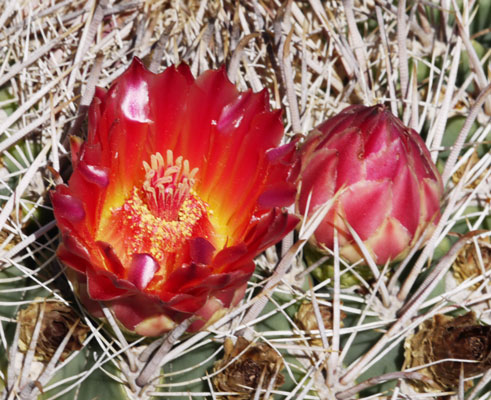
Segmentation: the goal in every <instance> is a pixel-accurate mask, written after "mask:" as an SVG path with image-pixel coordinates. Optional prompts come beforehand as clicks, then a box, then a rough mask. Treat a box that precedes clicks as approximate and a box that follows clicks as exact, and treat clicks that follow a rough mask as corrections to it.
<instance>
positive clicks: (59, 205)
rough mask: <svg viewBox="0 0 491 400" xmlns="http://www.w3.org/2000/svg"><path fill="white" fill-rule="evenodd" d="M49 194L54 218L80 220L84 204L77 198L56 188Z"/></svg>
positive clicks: (83, 214) (83, 215) (83, 213)
mask: <svg viewBox="0 0 491 400" xmlns="http://www.w3.org/2000/svg"><path fill="white" fill-rule="evenodd" d="M60 186H61V185H60ZM50 195H51V202H52V203H53V211H54V212H55V216H56V218H64V219H66V220H68V221H72V222H80V221H82V220H83V219H84V217H85V211H84V206H83V204H82V202H81V201H80V200H79V199H77V198H76V197H73V196H71V195H69V194H62V193H60V191H59V190H58V188H57V190H56V191H51V192H50Z"/></svg>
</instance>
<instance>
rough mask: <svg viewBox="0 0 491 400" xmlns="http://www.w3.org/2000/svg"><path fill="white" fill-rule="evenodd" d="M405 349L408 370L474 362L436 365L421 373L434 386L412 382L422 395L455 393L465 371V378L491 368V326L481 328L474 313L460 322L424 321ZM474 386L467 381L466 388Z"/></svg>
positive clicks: (447, 319)
mask: <svg viewBox="0 0 491 400" xmlns="http://www.w3.org/2000/svg"><path fill="white" fill-rule="evenodd" d="M404 348H405V353H404V354H405V361H404V366H403V368H404V369H409V368H414V367H417V366H420V365H424V364H428V363H433V362H435V361H440V360H445V359H450V358H451V359H459V360H469V361H471V362H458V361H444V362H440V363H436V364H434V365H431V366H429V367H425V368H423V369H420V370H418V372H420V373H421V374H423V375H425V376H427V377H428V378H430V379H431V380H432V381H433V383H430V382H427V381H425V382H423V381H414V382H412V386H413V387H414V389H416V390H417V391H419V392H432V391H441V392H444V391H448V390H455V389H457V387H458V385H459V379H460V371H461V368H463V369H464V377H465V378H469V377H472V376H474V375H478V374H480V373H483V372H485V371H487V370H489V369H490V368H491V326H484V325H479V324H478V322H477V320H476V315H475V314H474V312H469V313H467V314H465V315H462V316H460V317H456V318H454V317H450V316H446V315H442V314H437V315H435V316H434V317H433V318H432V319H430V320H427V321H424V322H423V323H422V324H421V325H420V326H419V328H418V332H417V333H416V334H414V335H411V336H410V337H408V338H407V339H406V341H405V343H404ZM471 386H472V381H466V383H465V388H466V389H468V388H470V387H471Z"/></svg>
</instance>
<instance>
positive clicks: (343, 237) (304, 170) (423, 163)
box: [297, 105, 443, 264]
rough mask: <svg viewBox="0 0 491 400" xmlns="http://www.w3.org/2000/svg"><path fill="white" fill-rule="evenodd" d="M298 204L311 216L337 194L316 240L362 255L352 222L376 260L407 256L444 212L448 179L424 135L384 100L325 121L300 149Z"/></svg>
mask: <svg viewBox="0 0 491 400" xmlns="http://www.w3.org/2000/svg"><path fill="white" fill-rule="evenodd" d="M300 158H301V172H300V179H301V191H300V195H299V198H298V204H297V205H298V209H299V211H300V213H302V214H305V211H306V208H307V202H308V198H309V195H310V194H311V200H310V205H309V210H308V213H309V215H310V214H312V213H313V212H315V211H316V210H317V209H318V208H319V207H320V206H322V205H323V204H325V203H326V202H327V201H328V200H329V199H331V198H333V196H334V195H336V194H338V196H339V197H338V199H337V201H336V202H335V204H334V205H333V207H332V208H331V209H330V211H329V212H328V214H327V215H326V217H325V218H324V220H323V221H322V223H321V224H320V225H319V227H318V228H317V230H316V232H315V234H314V238H313V242H314V244H315V245H317V246H318V247H320V248H323V247H324V248H325V247H327V248H330V249H332V248H333V238H334V227H336V229H337V231H338V238H339V248H340V254H341V256H343V257H344V258H345V259H347V260H348V261H351V262H356V261H358V260H360V259H362V258H363V256H362V253H361V251H360V249H359V247H358V246H357V245H356V243H355V240H354V238H353V236H352V235H351V234H350V232H349V229H348V226H347V224H346V222H347V223H348V224H349V225H350V226H351V227H352V228H353V229H354V230H355V231H356V233H357V234H358V236H359V237H360V238H361V240H362V241H363V243H364V245H365V246H366V248H367V249H368V250H369V252H370V253H371V256H372V257H373V259H374V260H375V262H376V263H377V264H385V263H386V262H387V261H388V260H390V261H395V260H399V259H402V258H403V257H405V256H406V255H407V253H408V252H409V250H410V248H411V247H412V246H414V244H415V243H416V242H417V240H418V239H419V238H420V236H421V234H422V233H423V231H424V230H425V228H426V227H427V226H428V225H430V226H434V225H435V224H436V223H437V222H438V220H439V218H440V198H441V195H442V192H443V187H442V180H441V177H440V174H439V173H438V171H437V169H436V167H435V165H434V164H433V163H432V161H431V158H430V154H429V152H428V149H427V148H426V146H425V144H424V142H423V141H422V140H421V138H420V136H419V135H418V134H417V133H416V132H415V131H414V130H412V129H409V128H407V127H405V126H404V125H403V124H402V122H401V121H400V120H399V119H397V118H396V117H394V116H393V115H392V114H391V113H390V112H389V111H388V110H387V109H386V108H385V107H384V106H381V105H378V106H374V107H365V106H361V105H355V106H351V107H348V108H346V109H345V110H343V111H342V112H341V113H340V114H338V115H336V116H335V117H333V118H330V119H328V120H327V121H325V122H323V123H322V124H320V125H319V126H318V127H317V129H316V130H314V131H313V132H312V134H311V135H309V137H308V138H307V140H306V141H305V143H304V144H303V146H302V148H301V149H300Z"/></svg>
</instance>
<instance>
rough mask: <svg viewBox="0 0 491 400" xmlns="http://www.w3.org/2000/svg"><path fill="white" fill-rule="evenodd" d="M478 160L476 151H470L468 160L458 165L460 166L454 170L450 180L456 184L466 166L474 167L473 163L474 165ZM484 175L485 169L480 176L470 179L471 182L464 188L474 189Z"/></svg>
mask: <svg viewBox="0 0 491 400" xmlns="http://www.w3.org/2000/svg"><path fill="white" fill-rule="evenodd" d="M478 162H479V156H478V155H477V152H475V151H474V152H473V153H472V155H471V157H470V158H469V160H468V161H467V162H466V163H464V164H462V165H461V166H460V168H459V169H458V170H457V171H455V173H454V174H453V175H452V181H453V182H454V183H455V184H458V183H459V182H460V180H461V179H462V177H463V176H464V174H465V171H466V169H467V168H469V169H470V168H472V167H474V165H476V164H477V163H478ZM469 164H470V165H469ZM468 165H469V167H468ZM485 175H486V171H484V172H483V173H482V174H481V175H480V176H478V177H477V179H475V180H474V181H472V183H471V184H469V185H466V188H468V189H475V188H476V187H477V185H479V184H480V183H481V182H482V180H483V179H484V177H485Z"/></svg>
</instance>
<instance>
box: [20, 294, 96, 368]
mask: <svg viewBox="0 0 491 400" xmlns="http://www.w3.org/2000/svg"><path fill="white" fill-rule="evenodd" d="M36 300H42V299H36ZM43 304H44V307H45V308H44V315H43V320H42V322H41V329H40V332H39V337H38V341H37V343H36V350H35V358H36V359H37V360H39V361H44V362H47V361H49V360H50V359H51V358H52V357H53V354H54V353H55V351H56V350H57V349H58V347H59V346H60V343H61V342H62V340H63V338H64V337H65V336H66V334H67V333H68V331H69V330H70V328H71V327H72V326H73V325H74V324H77V327H76V328H75V331H74V332H73V334H72V336H71V337H70V339H69V341H68V343H67V345H66V346H65V349H64V350H63V353H62V355H61V357H60V359H61V360H62V361H63V360H64V359H65V358H66V357H68V355H69V354H70V353H72V352H73V351H76V350H79V349H81V348H82V344H83V341H84V340H85V338H86V337H87V333H88V332H89V328H88V327H87V326H86V325H85V324H83V323H81V322H80V321H79V317H78V315H77V314H76V313H75V312H74V311H73V310H72V309H71V308H70V307H67V306H66V305H64V304H62V303H59V302H53V301H49V302H45V303H42V302H39V301H38V302H35V303H32V304H30V305H29V306H28V307H27V308H25V309H23V310H20V311H19V314H18V316H17V320H18V322H19V323H20V335H19V348H20V350H21V351H23V352H26V351H27V349H28V348H29V345H30V343H31V339H32V334H33V332H34V327H35V326H36V323H37V321H38V318H39V315H40V312H41V307H43Z"/></svg>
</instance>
